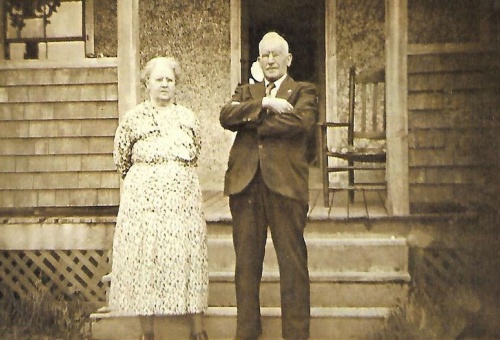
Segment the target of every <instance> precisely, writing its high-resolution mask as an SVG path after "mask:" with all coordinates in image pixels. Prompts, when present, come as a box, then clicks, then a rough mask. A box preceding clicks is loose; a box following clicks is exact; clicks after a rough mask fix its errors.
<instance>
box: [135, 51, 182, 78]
mask: <svg viewBox="0 0 500 340" xmlns="http://www.w3.org/2000/svg"><path fill="white" fill-rule="evenodd" d="M159 63H165V64H166V65H168V66H169V67H170V68H171V69H172V71H173V72H174V75H175V82H178V81H179V77H180V75H181V65H180V64H179V62H178V61H177V60H176V59H175V58H172V57H155V58H153V59H151V60H150V61H148V62H147V63H146V66H144V68H143V69H142V72H141V81H142V82H144V83H146V82H147V81H148V79H149V76H150V75H151V72H153V70H154V68H155V67H156V66H157V65H158V64H159Z"/></svg>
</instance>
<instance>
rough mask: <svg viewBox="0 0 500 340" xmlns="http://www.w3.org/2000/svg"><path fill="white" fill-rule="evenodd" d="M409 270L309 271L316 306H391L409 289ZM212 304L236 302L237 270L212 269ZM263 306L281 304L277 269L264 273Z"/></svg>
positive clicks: (261, 294)
mask: <svg viewBox="0 0 500 340" xmlns="http://www.w3.org/2000/svg"><path fill="white" fill-rule="evenodd" d="M409 280H410V276H409V275H408V273H357V272H336V273H327V274H325V273H315V272H312V273H310V281H311V305H312V306H314V307H391V306H394V305H395V304H397V303H399V302H401V301H403V300H404V299H405V297H406V294H407V292H408V282H409ZM208 298H209V306H214V307H215V306H220V307H234V306H236V296H235V286H234V273H232V272H228V273H210V286H209V296H208ZM260 302H261V306H262V307H279V306H280V283H279V274H278V273H264V275H263V278H262V283H261V287H260Z"/></svg>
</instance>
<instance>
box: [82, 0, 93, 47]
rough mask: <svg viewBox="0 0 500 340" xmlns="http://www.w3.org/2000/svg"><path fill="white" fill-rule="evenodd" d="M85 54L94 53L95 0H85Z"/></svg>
mask: <svg viewBox="0 0 500 340" xmlns="http://www.w3.org/2000/svg"><path fill="white" fill-rule="evenodd" d="M84 5H85V15H84V19H85V21H84V27H85V54H94V52H95V51H94V0H85V1H84Z"/></svg>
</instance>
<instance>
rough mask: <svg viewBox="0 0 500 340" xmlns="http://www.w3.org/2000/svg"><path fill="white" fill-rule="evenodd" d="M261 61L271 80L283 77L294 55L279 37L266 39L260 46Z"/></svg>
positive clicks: (265, 73)
mask: <svg viewBox="0 0 500 340" xmlns="http://www.w3.org/2000/svg"><path fill="white" fill-rule="evenodd" d="M258 60H259V63H260V66H261V67H262V70H263V71H264V75H265V77H266V79H267V80H269V81H276V80H278V79H279V78H281V77H282V76H283V75H284V74H285V73H286V72H287V69H288V67H289V66H290V64H291V63H292V55H291V54H290V53H288V52H287V51H286V49H285V47H284V46H283V43H282V41H280V40H279V39H266V40H264V41H262V44H261V46H260V56H259V59H258Z"/></svg>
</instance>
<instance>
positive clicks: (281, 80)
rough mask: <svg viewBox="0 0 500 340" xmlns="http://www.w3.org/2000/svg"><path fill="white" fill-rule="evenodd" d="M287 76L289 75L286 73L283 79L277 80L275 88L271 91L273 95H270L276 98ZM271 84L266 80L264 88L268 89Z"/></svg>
mask: <svg viewBox="0 0 500 340" xmlns="http://www.w3.org/2000/svg"><path fill="white" fill-rule="evenodd" d="M286 76H287V74H286V73H285V74H284V75H283V76H281V78H279V79H278V80H276V81H275V82H274V88H273V89H272V90H271V94H270V96H271V97H276V94H277V93H278V90H279V89H280V86H281V84H282V83H283V81H284V80H285V78H286ZM269 83H270V81H269V80H267V79H264V86H265V87H267V85H268V84H269Z"/></svg>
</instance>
